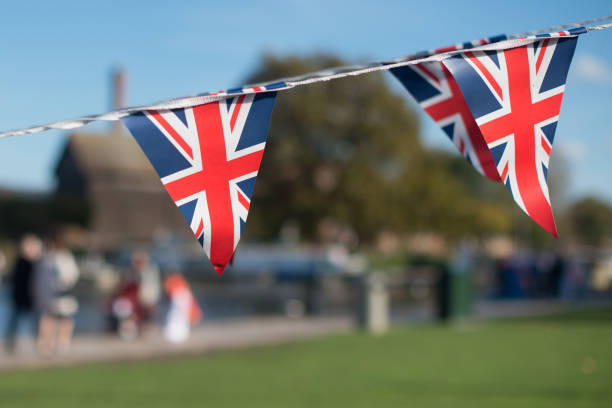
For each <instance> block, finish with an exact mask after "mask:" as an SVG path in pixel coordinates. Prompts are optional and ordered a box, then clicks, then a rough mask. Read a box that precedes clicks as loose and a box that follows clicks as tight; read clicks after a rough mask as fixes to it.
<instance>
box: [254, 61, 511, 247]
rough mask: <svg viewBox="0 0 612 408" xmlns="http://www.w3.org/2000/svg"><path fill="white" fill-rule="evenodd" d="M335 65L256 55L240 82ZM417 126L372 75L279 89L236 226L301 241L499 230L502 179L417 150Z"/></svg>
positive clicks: (504, 207)
mask: <svg viewBox="0 0 612 408" xmlns="http://www.w3.org/2000/svg"><path fill="white" fill-rule="evenodd" d="M343 64H344V62H343V61H342V60H340V59H338V58H336V57H333V56H326V55H315V56H310V57H283V58H278V57H274V56H266V57H264V58H263V61H262V63H261V65H260V66H259V67H258V68H257V69H256V70H255V72H253V74H252V75H251V76H250V77H249V78H248V79H247V82H249V83H258V82H263V81H266V80H271V79H274V78H278V77H287V76H294V75H298V74H303V73H305V72H310V71H315V70H320V69H324V68H328V67H331V66H339V65H343ZM419 132H420V128H419V120H418V116H417V115H416V113H415V111H414V109H413V108H412V107H411V106H410V105H409V104H408V103H407V99H406V97H405V95H400V94H398V93H396V92H394V91H393V90H392V89H391V87H390V86H389V83H388V81H387V80H386V79H385V78H384V77H383V75H382V74H378V73H375V74H369V75H363V76H361V77H359V78H358V79H355V78H347V79H340V80H335V81H330V82H325V83H320V84H314V85H310V86H306V87H298V88H296V89H293V90H290V91H287V92H281V93H279V94H278V96H277V100H276V103H275V108H274V112H273V115H272V121H271V125H270V133H269V138H268V144H267V148H266V153H265V154H264V158H263V161H262V166H261V169H260V172H259V174H260V177H258V180H257V183H256V187H255V191H254V197H253V205H252V207H251V215H250V216H249V223H248V227H247V231H246V233H247V234H248V236H249V237H251V238H257V239H262V238H264V239H265V238H274V237H276V236H277V235H278V234H279V232H280V231H281V229H282V228H283V226H284V225H286V224H287V223H291V224H292V225H295V226H297V227H299V230H300V232H301V235H302V237H304V238H307V239H317V238H321V234H324V233H325V231H327V230H328V229H329V228H326V227H330V226H331V227H332V228H331V229H332V230H335V231H336V232H337V231H346V230H349V231H352V232H353V233H354V234H356V235H357V237H358V238H359V240H360V241H361V242H368V241H371V240H373V239H375V238H376V236H377V235H378V233H380V232H381V231H392V232H395V233H398V234H407V233H412V232H419V231H428V232H429V231H435V232H437V233H439V234H441V235H445V236H451V237H452V236H458V235H462V234H466V233H467V234H474V233H483V232H484V233H487V232H493V233H494V232H506V231H508V230H509V229H510V228H511V226H512V219H511V217H510V216H509V213H508V207H509V206H508V204H510V205H511V204H512V203H511V202H510V201H508V200H506V202H503V203H502V204H500V201H499V200H498V199H496V198H495V197H498V196H500V194H507V193H506V192H505V190H504V189H503V186H500V185H495V184H494V183H492V182H489V181H487V180H485V179H484V178H483V177H481V176H480V175H479V174H478V173H476V172H475V171H474V170H473V169H471V168H470V165H469V164H468V163H467V162H466V161H465V159H463V158H462V157H460V156H459V155H453V154H449V153H445V152H440V151H432V150H429V149H426V148H425V147H424V146H423V145H422V143H421V142H420V139H419ZM440 133H441V134H440V137H444V136H443V135H442V131H440ZM483 196H486V197H489V198H492V197H493V198H494V199H492V200H491V201H490V202H485V201H483V200H482V199H481V198H482V197H483Z"/></svg>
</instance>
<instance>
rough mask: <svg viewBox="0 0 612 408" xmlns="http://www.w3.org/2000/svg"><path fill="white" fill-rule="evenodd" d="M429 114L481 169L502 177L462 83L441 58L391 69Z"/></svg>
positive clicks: (480, 170)
mask: <svg viewBox="0 0 612 408" xmlns="http://www.w3.org/2000/svg"><path fill="white" fill-rule="evenodd" d="M391 73H392V74H393V75H394V76H395V77H396V78H397V79H398V80H399V81H400V82H401V83H402V85H404V87H405V88H406V90H407V91H408V92H410V94H411V95H412V96H413V97H414V98H415V99H416V101H417V102H418V103H419V105H421V107H422V108H423V109H424V110H425V112H427V114H428V115H429V116H430V117H431V118H432V119H433V120H434V121H435V122H436V123H437V124H438V125H439V126H440V127H441V128H442V130H443V131H444V132H445V133H446V134H447V136H448V137H449V138H450V140H451V141H452V142H453V144H454V145H455V147H456V148H457V150H459V152H460V153H461V154H462V155H463V156H464V157H465V158H466V159H467V160H468V161H469V162H470V163H471V164H472V166H474V168H475V169H476V170H477V171H478V172H479V173H480V174H483V175H485V176H487V177H488V178H489V179H491V180H493V181H499V174H498V173H497V169H496V168H495V162H494V161H493V158H492V157H491V153H490V152H489V149H488V148H487V144H486V143H485V141H484V139H483V137H482V135H481V134H480V130H479V129H478V126H477V125H476V122H475V121H474V118H473V116H472V113H471V112H470V109H469V108H468V106H467V104H466V103H465V100H464V98H463V95H462V94H461V90H460V89H459V86H458V85H457V83H456V82H455V80H454V79H453V77H452V76H451V74H450V73H449V72H448V70H447V69H446V68H445V67H444V65H442V64H441V63H440V62H437V61H433V62H424V63H421V64H416V65H407V66H403V67H399V68H393V69H391Z"/></svg>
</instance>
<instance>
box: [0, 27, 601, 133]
mask: <svg viewBox="0 0 612 408" xmlns="http://www.w3.org/2000/svg"><path fill="white" fill-rule="evenodd" d="M607 19H612V16H607V17H601V18H598V19H593V20H596V21H605V20H607ZM586 21H591V20H586ZM575 24H577V23H573V24H569V25H565V26H561V27H573V26H574V25H575ZM610 27H612V24H604V25H599V26H592V27H577V28H571V29H569V30H564V31H560V32H555V33H547V34H534V35H529V36H524V37H521V38H514V37H515V35H513V36H510V38H509V39H507V40H504V41H499V42H494V43H489V44H483V45H476V46H474V47H469V48H470V49H472V50H474V51H499V50H503V49H508V48H515V47H520V46H523V45H528V44H531V43H533V42H535V41H538V40H539V39H541V38H543V37H546V36H549V37H558V36H577V35H579V34H583V33H586V32H589V31H591V30H602V29H606V28H610ZM472 43H473V42H472ZM464 49H465V48H462V49H455V50H447V49H445V48H442V49H437V50H431V51H428V52H426V53H420V54H413V55H409V56H406V57H401V58H399V61H398V59H394V60H390V61H382V62H372V63H368V64H364V65H353V66H348V67H339V68H332V69H328V70H324V71H319V72H316V73H312V74H306V75H303V76H299V77H293V78H288V79H281V80H275V81H271V82H268V83H264V84H260V85H251V86H247V87H242V88H236V89H228V90H224V91H218V92H213V93H205V94H200V95H194V96H187V97H181V98H176V99H170V100H166V101H162V102H159V103H156V104H151V105H144V106H136V107H131V108H125V109H119V110H116V111H112V112H108V113H104V114H98V115H87V116H82V117H78V118H74V119H68V120H62V121H58V122H52V123H48V124H44V125H37V126H32V127H28V128H23V129H17V130H10V131H6V132H1V133H0V139H1V138H5V137H10V136H19V135H25V134H31V133H38V132H43V131H46V130H50V129H61V130H70V129H75V128H78V127H81V126H84V125H86V124H88V123H91V122H94V121H116V120H120V119H121V118H124V117H126V116H129V115H132V114H135V113H138V112H143V111H148V110H171V109H181V108H188V107H193V106H197V105H202V104H207V103H211V102H216V101H219V100H223V99H227V98H228V97H235V96H239V95H248V94H254V93H255V94H257V93H263V92H277V91H284V90H287V89H291V88H295V87H298V86H303V85H309V84H313V83H318V82H326V81H331V80H334V79H340V78H346V77H351V76H359V75H364V74H368V73H371V72H377V71H388V70H390V69H393V68H399V67H403V66H407V65H416V64H420V63H423V62H429V61H442V60H445V59H447V58H450V57H452V56H455V55H457V54H460V53H461V52H463V50H464ZM415 55H420V56H419V57H415Z"/></svg>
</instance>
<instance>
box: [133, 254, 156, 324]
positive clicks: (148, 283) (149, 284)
mask: <svg viewBox="0 0 612 408" xmlns="http://www.w3.org/2000/svg"><path fill="white" fill-rule="evenodd" d="M132 274H133V276H135V278H136V281H137V282H138V304H139V307H140V309H141V313H142V319H141V320H142V324H143V325H147V324H148V323H149V322H150V321H151V319H152V318H153V316H154V315H155V312H156V310H157V303H158V302H159V297H160V295H161V282H160V280H161V279H160V275H159V269H158V268H157V266H156V265H155V264H153V263H152V262H151V261H150V260H149V255H147V253H146V252H144V251H137V252H134V254H133V255H132Z"/></svg>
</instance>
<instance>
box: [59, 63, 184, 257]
mask: <svg viewBox="0 0 612 408" xmlns="http://www.w3.org/2000/svg"><path fill="white" fill-rule="evenodd" d="M113 85H114V92H113V94H114V98H113V100H114V103H113V108H115V109H117V108H120V107H122V106H123V99H124V97H123V95H124V79H123V75H122V74H121V73H116V74H115V75H114V81H113ZM55 174H56V177H57V194H58V196H64V197H82V199H83V200H84V201H85V204H86V206H87V207H88V214H89V217H88V218H89V220H88V225H87V232H86V235H87V236H86V237H85V238H86V241H87V242H86V244H87V245H88V246H94V247H98V248H105V249H109V248H113V247H115V246H117V245H120V244H124V243H133V242H138V241H150V240H151V238H152V237H153V236H154V234H155V232H156V231H159V230H169V231H172V232H177V233H188V232H190V230H189V227H188V225H187V222H186V221H185V219H184V218H183V216H182V215H181V213H180V211H179V210H178V209H177V208H176V206H175V205H174V203H173V202H172V200H171V199H170V197H169V196H168V194H167V192H166V190H165V189H164V187H163V185H162V184H161V181H160V180H159V178H158V176H157V174H156V173H155V170H154V169H153V167H152V166H151V164H150V163H149V161H148V159H147V158H146V156H145V155H144V153H143V152H142V151H141V150H140V148H139V146H138V144H137V143H136V141H135V140H134V139H133V138H132V137H130V136H129V134H127V132H126V131H124V130H123V127H122V125H121V124H120V123H118V122H117V123H115V124H114V126H113V128H112V129H111V130H110V131H109V132H107V133H91V132H89V133H88V132H80V131H79V132H75V133H72V134H70V135H69V136H68V141H67V143H66V146H65V148H64V151H63V153H62V154H61V156H60V159H59V161H58V163H57V166H56V169H55Z"/></svg>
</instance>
